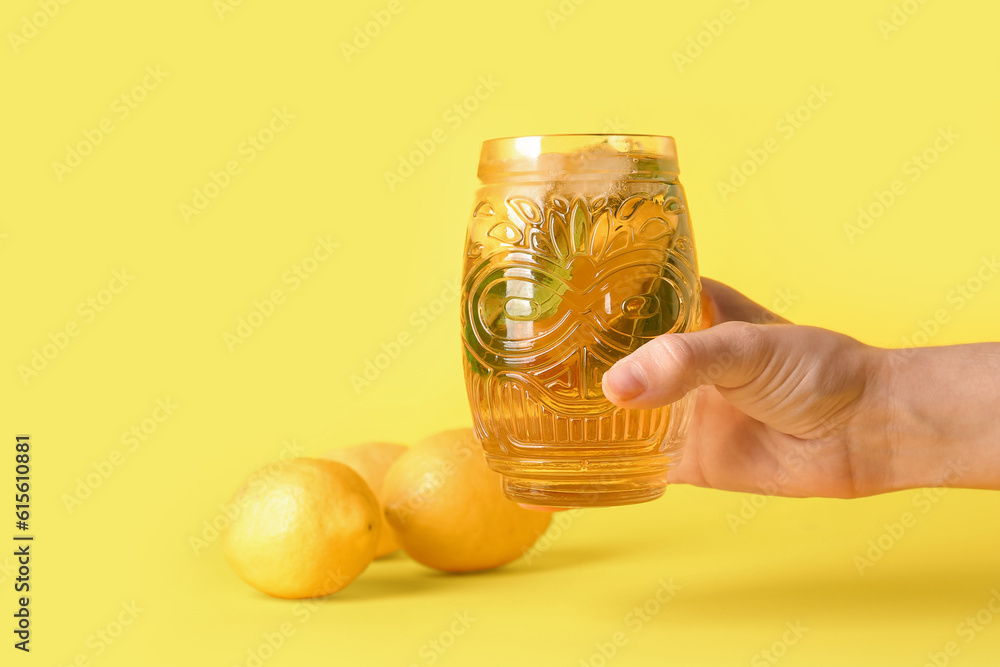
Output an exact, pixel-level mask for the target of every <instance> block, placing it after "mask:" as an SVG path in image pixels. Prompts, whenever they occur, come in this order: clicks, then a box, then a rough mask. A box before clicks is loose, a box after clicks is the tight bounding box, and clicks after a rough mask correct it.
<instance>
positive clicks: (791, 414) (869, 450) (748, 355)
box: [602, 279, 1000, 498]
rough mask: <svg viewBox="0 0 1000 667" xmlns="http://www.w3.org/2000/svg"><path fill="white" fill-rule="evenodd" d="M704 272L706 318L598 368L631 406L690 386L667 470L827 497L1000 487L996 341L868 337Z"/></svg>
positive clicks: (611, 394) (999, 354)
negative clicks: (812, 323)
mask: <svg viewBox="0 0 1000 667" xmlns="http://www.w3.org/2000/svg"><path fill="white" fill-rule="evenodd" d="M702 282H703V287H704V290H705V293H706V295H707V298H706V300H705V303H706V306H707V308H708V309H709V311H710V312H709V313H707V315H708V316H709V317H710V319H711V321H712V322H713V324H714V326H712V327H710V328H708V329H705V330H703V331H697V332H692V333H684V334H667V335H664V336H660V337H659V338H656V339H654V340H652V341H650V342H649V343H647V344H646V345H644V346H643V347H641V348H640V349H639V350H637V351H636V352H634V353H632V354H631V355H629V356H628V357H625V358H624V359H622V360H621V361H619V362H618V363H617V364H615V366H614V367H612V368H611V369H610V370H609V371H608V372H607V373H605V375H604V378H603V381H602V384H603V388H604V393H605V395H606V396H607V397H608V399H610V400H611V401H612V402H613V403H615V404H616V405H619V406H621V407H630V408H653V407H657V406H661V405H666V404H668V403H671V402H673V401H676V400H678V399H680V398H681V397H682V396H683V395H684V394H685V393H687V392H688V391H690V390H695V391H697V393H698V396H697V404H696V408H695V412H694V417H693V420H692V423H691V430H690V432H689V435H688V439H687V442H686V444H685V446H684V454H683V459H682V461H681V463H680V465H679V466H678V467H677V468H676V469H675V470H673V471H671V473H670V482H671V483H677V484H692V485H695V486H703V487H710V488H715V489H724V490H729V491H744V492H752V493H763V494H768V495H779V496H793V497H827V498H859V497H863V496H870V495H875V494H879V493H886V492H889V491H896V490H900V489H910V488H918V487H927V486H947V487H964V488H977V489H998V490H1000V343H978V344H970V345H954V346H947V347H928V348H920V349H913V350H889V349H882V348H877V347H871V346H869V345H865V344H863V343H860V342H859V341H857V340H855V339H853V338H850V337H849V336H845V335H843V334H839V333H836V332H833V331H828V330H826V329H820V328H816V327H808V326H800V325H794V324H791V323H789V322H788V321H787V320H784V319H783V318H781V317H779V316H778V315H776V314H774V313H772V312H770V311H768V310H767V309H765V308H763V307H762V306H760V305H758V304H756V303H754V302H753V301H751V300H750V299H748V298H747V297H745V296H743V295H742V294H740V293H739V292H737V291H736V290H734V289H732V288H730V287H727V286H726V285H723V284H722V283H719V282H716V281H713V280H709V279H704V280H703V281H702Z"/></svg>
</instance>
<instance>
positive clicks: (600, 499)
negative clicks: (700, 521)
mask: <svg viewBox="0 0 1000 667" xmlns="http://www.w3.org/2000/svg"><path fill="white" fill-rule="evenodd" d="M666 488H667V479H666V474H665V473H661V474H659V475H654V476H651V477H627V478H624V479H593V480H584V479H567V480H553V479H530V478H523V477H508V476H506V475H504V476H503V492H504V495H506V496H507V497H508V498H510V499H511V500H513V501H514V502H516V503H523V504H525V505H539V506H542V507H557V508H564V509H569V508H574V507H613V506H616V505H633V504H635V503H644V502H648V501H650V500H656V499H657V498H659V497H660V496H662V495H663V492H664V491H665V490H666Z"/></svg>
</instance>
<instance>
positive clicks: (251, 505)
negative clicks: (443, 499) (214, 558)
mask: <svg viewBox="0 0 1000 667" xmlns="http://www.w3.org/2000/svg"><path fill="white" fill-rule="evenodd" d="M233 503H234V504H235V505H236V506H237V507H239V508H240V513H239V514H238V515H237V516H236V518H235V519H233V521H232V523H230V525H229V527H228V528H227V529H226V531H225V533H224V534H223V537H222V546H223V551H224V552H225V555H226V560H227V561H229V565H230V567H232V568H233V571H235V572H236V574H238V575H239V576H240V578H241V579H243V581H245V582H247V583H248V584H250V585H251V586H253V587H254V588H256V589H257V590H259V591H262V592H264V593H267V594H268V595H273V596H274V597H278V598H309V597H319V596H323V595H329V594H330V593H334V592H336V591H339V590H340V589H342V588H343V587H344V586H346V585H347V584H349V583H351V582H352V581H353V580H354V579H355V578H356V577H357V576H358V575H359V574H361V573H362V572H363V571H364V569H365V568H366V567H368V564H369V563H371V561H372V559H373V558H374V557H375V545H376V544H378V536H379V529H380V527H381V522H380V521H379V505H378V501H377V500H376V499H375V495H374V494H373V493H372V492H371V489H369V488H368V485H367V484H366V483H365V481H364V480H363V479H361V476H360V475H358V474H357V473H356V472H354V471H353V470H351V469H350V468H349V467H348V466H346V465H344V464H343V463H337V462H335V461H328V460H325V459H305V458H301V459H292V460H290V461H284V462H280V463H279V464H278V469H277V470H275V469H274V465H273V464H272V465H271V466H269V467H265V468H261V469H260V470H258V471H257V472H255V473H254V474H252V475H251V476H250V478H249V479H248V480H247V483H246V484H244V486H243V488H242V489H240V491H239V492H238V493H237V494H236V497H235V498H234V499H233Z"/></svg>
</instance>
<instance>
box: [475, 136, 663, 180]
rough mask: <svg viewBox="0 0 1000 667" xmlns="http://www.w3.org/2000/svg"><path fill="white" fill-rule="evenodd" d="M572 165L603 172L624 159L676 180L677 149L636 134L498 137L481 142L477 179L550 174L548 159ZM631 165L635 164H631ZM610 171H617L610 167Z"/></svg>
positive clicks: (658, 137)
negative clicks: (643, 163)
mask: <svg viewBox="0 0 1000 667" xmlns="http://www.w3.org/2000/svg"><path fill="white" fill-rule="evenodd" d="M554 155H558V156H562V157H565V158H570V159H572V161H573V167H572V168H573V169H574V171H575V170H579V171H580V172H592V171H604V170H605V169H607V168H609V165H610V161H620V160H621V159H622V158H623V157H625V158H643V159H644V161H646V162H648V161H650V160H652V161H653V162H654V163H655V165H656V169H655V171H656V172H658V173H659V174H661V175H672V176H676V175H677V173H678V171H679V170H678V168H677V147H676V142H675V140H674V138H673V137H671V136H668V135H662V134H638V133H627V134H621V133H600V132H592V133H562V134H529V135H521V136H508V137H497V138H494V139H487V140H485V141H483V144H482V149H481V151H480V155H479V176H480V178H484V177H487V178H489V177H496V176H505V175H506V176H515V175H519V174H529V173H539V172H546V171H549V169H548V168H547V166H546V165H552V164H553V163H552V160H553V159H556V160H558V158H551V157H549V156H554ZM633 161H634V160H633ZM565 166H569V165H568V164H564V167H565ZM610 168H612V169H614V168H616V167H610Z"/></svg>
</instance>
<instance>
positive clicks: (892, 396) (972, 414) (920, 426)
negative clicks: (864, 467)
mask: <svg viewBox="0 0 1000 667" xmlns="http://www.w3.org/2000/svg"><path fill="white" fill-rule="evenodd" d="M878 357H879V363H878V364H877V367H878V372H877V373H876V377H877V378H878V379H877V380H876V381H875V382H874V383H873V384H874V387H875V389H874V393H875V395H876V396H877V399H876V406H875V407H874V409H871V408H870V409H869V410H868V412H871V413H872V419H870V420H869V421H870V423H869V424H868V427H869V429H870V435H869V440H870V444H871V446H873V447H874V449H875V451H877V452H879V458H881V459H882V461H883V462H884V463H883V466H882V467H883V470H882V471H881V475H879V477H880V478H881V479H880V480H879V481H880V483H881V484H882V486H883V487H884V488H883V489H882V491H895V490H899V489H910V488H918V487H929V486H944V487H966V488H989V489H1000V382H998V378H1000V345H996V344H980V345H958V346H950V347H936V348H919V349H901V350H878Z"/></svg>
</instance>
